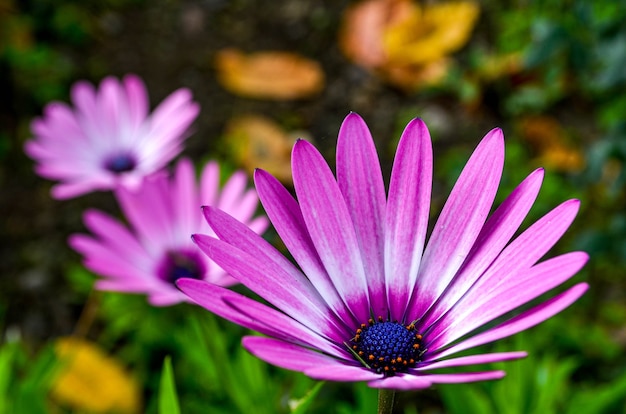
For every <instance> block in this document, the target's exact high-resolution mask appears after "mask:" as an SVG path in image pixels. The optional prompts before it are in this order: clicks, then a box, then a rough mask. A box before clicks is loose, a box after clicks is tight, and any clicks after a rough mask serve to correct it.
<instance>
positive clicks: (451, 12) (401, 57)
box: [339, 0, 479, 90]
mask: <svg viewBox="0 0 626 414" xmlns="http://www.w3.org/2000/svg"><path fill="white" fill-rule="evenodd" d="M478 14H479V9H478V6H477V5H476V4H475V3H472V2H454V3H441V4H433V5H427V6H424V7H422V6H420V5H419V4H418V3H416V2H414V1H412V0H368V1H364V2H361V3H358V4H356V5H355V6H352V7H350V8H349V9H348V10H347V11H346V14H345V16H344V23H343V28H342V30H341V36H340V40H339V42H340V46H341V49H342V50H343V52H344V54H345V55H346V56H347V57H348V58H350V59H351V60H353V61H354V62H355V63H357V64H359V65H361V66H363V67H366V68H368V69H371V70H374V71H375V72H376V73H378V74H379V75H380V76H381V77H383V78H385V79H386V80H387V81H388V82H390V83H392V84H394V85H396V86H399V87H401V88H403V89H409V90H412V89H417V88H419V87H423V86H428V85H433V84H437V83H439V82H440V81H441V80H442V79H443V78H444V77H445V75H446V73H447V72H448V69H449V67H450V64H451V61H450V59H449V58H448V55H449V54H450V53H452V52H454V51H456V50H458V49H459V48H461V47H462V46H463V45H465V43H467V41H468V40H469V36H470V34H471V31H472V29H473V27H474V25H475V23H476V20H477V18H478Z"/></svg>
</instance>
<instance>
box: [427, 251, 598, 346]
mask: <svg viewBox="0 0 626 414" xmlns="http://www.w3.org/2000/svg"><path fill="white" fill-rule="evenodd" d="M588 258H589V257H588V255H587V254H586V253H582V252H573V253H568V254H564V255H561V256H557V257H555V258H552V259H549V260H546V261H544V262H541V263H539V264H538V265H535V266H533V267H532V268H530V269H528V270H521V271H520V272H519V273H518V274H515V275H512V277H511V280H510V281H508V282H507V283H506V284H502V285H501V286H500V287H499V288H496V289H493V290H492V291H490V292H482V293H483V294H482V295H478V294H477V295H472V296H471V297H468V298H467V300H462V301H460V302H459V303H458V305H457V306H455V307H454V308H453V309H452V311H450V312H449V313H447V314H446V315H445V316H444V317H443V318H442V319H441V321H440V323H438V325H439V324H441V325H442V326H444V327H445V328H443V329H442V330H441V331H439V330H437V332H439V333H438V334H437V337H436V338H432V339H431V338H429V344H428V346H429V347H434V348H438V347H440V346H442V345H444V344H448V343H451V342H453V341H454V340H456V339H458V338H460V337H462V336H463V335H465V334H466V333H469V332H471V331H473V330H474V329H476V328H479V327H480V326H482V325H484V324H486V323H488V322H490V321H492V320H494V319H496V318H498V317H500V316H502V315H504V314H506V313H507V312H510V311H512V310H514V309H516V308H517V307H519V306H522V305H524V304H525V303H528V302H530V301H531V300H533V299H536V298H538V297H539V296H541V295H542V294H544V293H546V292H548V291H549V290H551V289H554V288H555V287H557V286H559V285H561V284H562V283H564V282H565V281H566V280H567V279H569V278H570V277H572V276H574V275H575V274H576V273H577V272H578V271H579V270H580V269H581V268H582V267H583V266H584V265H585V263H586V262H587V260H588Z"/></svg>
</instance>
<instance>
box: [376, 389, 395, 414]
mask: <svg viewBox="0 0 626 414" xmlns="http://www.w3.org/2000/svg"><path fill="white" fill-rule="evenodd" d="M395 395H396V392H395V391H394V390H386V389H384V388H380V389H379V390H378V414H391V412H392V411H393V399H394V397H395Z"/></svg>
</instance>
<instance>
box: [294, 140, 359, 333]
mask: <svg viewBox="0 0 626 414" xmlns="http://www.w3.org/2000/svg"><path fill="white" fill-rule="evenodd" d="M292 169H293V181H294V185H295V188H296V194H297V196H298V199H299V201H300V207H301V209H302V215H303V217H304V221H305V223H306V226H307V229H308V230H309V234H310V235H311V240H313V244H314V245H315V248H316V250H317V252H318V254H319V256H320V258H321V260H322V262H323V263H324V267H325V268H326V271H327V272H328V275H329V276H330V278H331V280H332V281H333V284H334V285H335V287H336V288H337V291H338V292H339V295H340V296H341V297H342V299H343V300H344V302H345V303H346V305H347V306H348V308H349V309H350V310H351V311H352V312H353V313H354V316H355V317H356V318H357V320H360V321H366V320H367V319H368V318H369V316H370V312H369V305H370V304H369V300H368V288H367V278H366V277H365V271H364V269H363V262H362V258H361V254H360V251H359V243H358V241H357V236H356V232H355V230H354V225H353V224H352V219H351V218H350V213H349V212H348V208H347V207H346V203H345V201H344V198H343V195H342V194H341V192H340V191H339V187H338V185H337V182H336V181H335V179H334V177H333V174H332V172H331V171H330V168H329V167H328V165H327V164H326V161H324V158H323V157H322V155H321V154H320V153H319V152H318V151H317V150H316V149H315V147H313V146H312V145H311V144H309V143H308V142H306V141H303V140H300V141H297V142H296V144H295V145H294V149H293V155H292Z"/></svg>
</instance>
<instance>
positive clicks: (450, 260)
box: [408, 129, 504, 317]
mask: <svg viewBox="0 0 626 414" xmlns="http://www.w3.org/2000/svg"><path fill="white" fill-rule="evenodd" d="M503 165H504V139H503V136H502V131H500V129H494V130H492V131H491V132H489V133H488V134H487V135H486V136H485V138H483V140H482V141H481V142H480V144H478V147H477V148H476V150H475V151H474V153H473V154H472V156H471V158H470V159H469V161H468V162H467V165H466V166H465V168H464V169H463V171H462V172H461V175H460V176H459V178H458V180H457V182H456V184H455V185H454V188H453V189H452V192H451V193H450V196H449V197H448V201H446V204H445V206H444V207H443V210H442V211H441V214H440V215H439V218H438V219H437V222H436V224H435V227H434V229H433V233H432V235H431V237H430V240H429V241H428V245H427V246H426V249H425V251H424V257H423V259H422V264H421V267H420V273H419V275H418V283H419V286H420V287H419V289H418V290H416V292H415V294H414V296H413V298H412V304H413V305H412V306H411V307H410V311H409V312H408V315H411V316H409V317H413V316H412V315H423V314H424V313H425V312H426V310H427V309H428V308H429V307H430V306H431V305H432V304H433V303H434V302H435V301H436V300H437V298H438V297H439V295H441V293H442V292H443V291H444V289H445V288H446V287H447V286H448V284H449V283H450V281H451V280H452V278H453V277H454V275H455V274H456V272H457V271H458V269H459V268H460V267H461V265H462V264H463V261H464V260H465V258H466V257H467V255H468V254H469V251H470V249H471V247H472V245H473V244H474V242H475V241H476V238H477V237H478V234H479V233H480V230H481V229H482V226H483V224H484V222H485V219H486V218H487V215H488V214H489V210H490V208H491V205H492V203H493V199H494V197H495V195H496V190H497V189H498V183H499V181H500V177H501V175H502V167H503Z"/></svg>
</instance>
